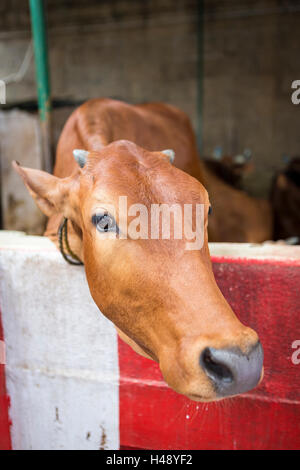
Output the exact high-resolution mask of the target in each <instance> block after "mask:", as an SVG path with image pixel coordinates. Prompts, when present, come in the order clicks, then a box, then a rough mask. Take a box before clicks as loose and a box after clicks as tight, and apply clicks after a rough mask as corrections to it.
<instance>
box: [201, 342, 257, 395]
mask: <svg viewBox="0 0 300 470" xmlns="http://www.w3.org/2000/svg"><path fill="white" fill-rule="evenodd" d="M263 359H264V353H263V349H262V346H261V344H260V342H257V343H256V344H255V345H254V346H253V347H252V348H251V349H250V350H249V351H248V353H247V354H245V353H243V352H242V351H241V350H240V349H239V348H237V347H236V348H231V349H215V348H211V347H207V348H206V349H204V351H203V352H202V354H201V357H200V365H201V367H202V369H203V370H204V372H205V373H206V375H207V376H208V378H209V379H210V380H211V382H212V385H213V387H214V389H215V391H216V392H217V394H218V395H219V396H220V397H225V396H229V395H238V394H239V393H245V392H247V391H249V390H251V389H252V388H254V387H256V385H257V384H258V383H259V381H260V378H261V374H262V369H263Z"/></svg>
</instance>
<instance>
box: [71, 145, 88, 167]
mask: <svg viewBox="0 0 300 470" xmlns="http://www.w3.org/2000/svg"><path fill="white" fill-rule="evenodd" d="M88 154H89V152H88V151H87V150H81V149H75V150H73V156H74V158H75V160H76V162H77V163H78V165H79V166H80V168H83V167H84V165H85V164H86V159H87V157H88Z"/></svg>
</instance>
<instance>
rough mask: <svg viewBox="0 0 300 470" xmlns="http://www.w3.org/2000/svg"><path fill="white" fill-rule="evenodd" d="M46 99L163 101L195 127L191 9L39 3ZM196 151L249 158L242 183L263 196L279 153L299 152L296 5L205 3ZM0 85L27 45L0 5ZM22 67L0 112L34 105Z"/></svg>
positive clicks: (24, 20)
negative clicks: (47, 70) (43, 12)
mask: <svg viewBox="0 0 300 470" xmlns="http://www.w3.org/2000/svg"><path fill="white" fill-rule="evenodd" d="M47 4H48V8H47V13H48V24H49V43H50V63H51V72H52V90H53V96H54V97H55V98H58V99H71V100H76V101H80V100H85V99H87V98H91V97H95V96H111V97H117V98H121V99H124V100H128V101H131V102H138V101H145V100H162V101H167V102H170V103H173V104H175V105H177V106H179V107H181V108H182V109H184V110H185V111H186V112H187V113H188V114H189V115H190V117H191V118H192V120H193V123H194V124H195V125H196V115H197V113H196V99H197V37H196V36H197V34H196V33H197V22H196V12H197V1H196V0H184V1H181V2H174V1H172V0H163V1H162V0H160V1H158V0H148V1H138V0H131V1H128V0H115V1H108V0H106V1H101V2H99V1H96V0H88V1H85V2H83V1H80V0H74V1H72V2H69V1H67V0H48V2H47ZM205 8H206V14H205V44H204V70H205V76H204V95H205V103H204V152H205V154H207V155H209V154H211V153H212V151H213V148H214V147H215V146H216V145H221V146H222V147H223V149H224V152H226V153H227V152H228V153H236V152H240V151H242V150H243V149H244V148H245V147H250V148H251V149H252V151H253V155H254V162H255V165H256V169H257V172H256V174H255V175H254V177H252V179H251V178H250V180H249V181H248V182H247V184H248V187H249V189H250V190H251V191H252V192H254V193H256V194H263V193H264V194H266V190H267V187H268V183H269V180H270V178H271V176H272V174H273V172H274V170H275V169H276V168H278V167H280V166H281V156H282V155H283V154H291V155H295V154H297V153H298V152H299V147H300V133H299V131H298V119H299V112H300V105H299V106H298V107H297V106H295V105H293V104H292V103H291V99H290V95H291V82H292V81H293V80H295V79H299V78H300V56H299V45H300V1H298V0H287V1H284V2H283V1H280V0H260V1H250V0H226V1H224V0H223V1H221V0H206V1H205ZM0 31H1V33H0V58H1V60H0V78H1V77H3V76H6V75H8V74H10V73H11V72H13V71H15V70H17V69H18V67H19V65H20V63H21V61H22V59H23V56H24V53H25V51H26V48H27V46H28V41H29V40H30V22H29V13H28V2H24V1H22V0H14V1H8V0H7V1H2V2H1V6H0ZM35 96H36V91H35V80H34V67H33V64H32V63H31V65H30V68H29V70H28V72H27V73H26V76H25V77H24V80H23V81H22V82H21V83H16V84H10V85H8V87H7V100H8V104H12V103H13V102H18V101H24V100H30V99H35Z"/></svg>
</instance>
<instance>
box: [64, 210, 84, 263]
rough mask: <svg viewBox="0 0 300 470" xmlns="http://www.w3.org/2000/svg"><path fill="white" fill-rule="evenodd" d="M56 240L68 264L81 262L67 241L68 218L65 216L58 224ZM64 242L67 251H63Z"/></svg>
mask: <svg viewBox="0 0 300 470" xmlns="http://www.w3.org/2000/svg"><path fill="white" fill-rule="evenodd" d="M58 242H59V249H60V252H61V254H62V256H63V258H64V259H65V260H66V261H67V262H68V263H69V264H74V265H76V266H80V265H82V264H83V262H82V261H80V259H79V258H78V256H76V255H75V253H74V252H73V251H72V250H71V248H70V245H69V241H68V219H67V218H66V217H64V218H63V220H62V223H61V224H60V226H59V229H58ZM64 242H65V246H66V250H67V251H68V253H66V252H65V249H64Z"/></svg>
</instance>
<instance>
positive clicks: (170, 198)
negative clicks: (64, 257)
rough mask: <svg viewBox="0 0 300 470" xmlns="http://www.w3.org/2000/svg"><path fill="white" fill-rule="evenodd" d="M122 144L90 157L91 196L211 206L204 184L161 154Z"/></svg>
mask: <svg viewBox="0 0 300 470" xmlns="http://www.w3.org/2000/svg"><path fill="white" fill-rule="evenodd" d="M120 142H121V143H120ZM120 142H118V143H116V145H114V144H110V145H108V146H107V147H105V148H104V149H103V151H101V152H91V154H90V156H89V159H88V163H87V165H86V167H85V169H84V173H85V174H88V176H89V178H88V186H89V189H90V191H89V193H90V194H91V195H92V196H93V197H95V198H97V199H99V198H101V197H103V196H104V195H106V196H112V197H113V198H115V197H116V196H123V195H126V196H127V197H128V198H129V199H130V200H131V201H130V202H131V203H147V202H148V203H163V202H166V203H174V202H177V203H182V204H193V203H202V204H208V203H209V201H208V195H207V191H206V190H205V188H204V187H203V186H202V184H201V183H200V182H198V181H197V180H195V179H194V178H192V177H191V176H190V175H188V174H187V173H184V172H183V171H181V170H179V169H177V168H175V167H174V166H172V165H171V164H170V163H168V162H167V161H166V160H164V158H163V157H161V156H160V154H159V153H156V152H155V153H154V152H148V151H146V150H144V149H141V148H140V147H138V146H136V145H135V144H133V143H131V142H130V143H129V144H127V142H126V141H125V144H124V141H120ZM120 152H121V163H120ZM91 176H92V184H91V178H90V177H91Z"/></svg>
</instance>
